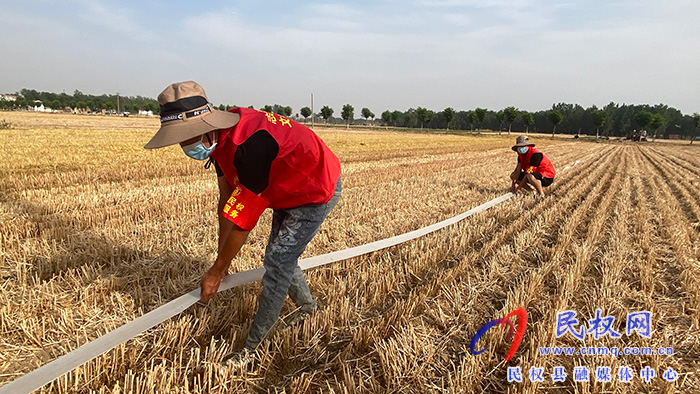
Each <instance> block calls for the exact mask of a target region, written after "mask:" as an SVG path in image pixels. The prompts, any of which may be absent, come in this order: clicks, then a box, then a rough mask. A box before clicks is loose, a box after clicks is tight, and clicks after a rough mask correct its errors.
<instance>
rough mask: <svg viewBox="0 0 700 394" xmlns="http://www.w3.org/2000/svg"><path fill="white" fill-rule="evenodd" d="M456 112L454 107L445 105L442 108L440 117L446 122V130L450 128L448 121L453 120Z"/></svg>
mask: <svg viewBox="0 0 700 394" xmlns="http://www.w3.org/2000/svg"><path fill="white" fill-rule="evenodd" d="M456 114H457V112H455V110H454V108H452V107H447V108H445V109H443V110H442V117H443V119H445V122H446V123H447V131H449V130H450V122H452V121H453V120H454V118H455V115H456Z"/></svg>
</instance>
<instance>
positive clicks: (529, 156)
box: [510, 135, 556, 198]
mask: <svg viewBox="0 0 700 394" xmlns="http://www.w3.org/2000/svg"><path fill="white" fill-rule="evenodd" d="M511 149H513V150H514V151H515V152H516V153H517V154H518V164H517V165H516V166H515V170H514V171H513V172H512V173H511V174H510V179H511V181H512V183H511V191H512V192H513V193H515V194H520V193H521V192H522V189H523V188H526V187H528V185H532V186H533V187H534V188H535V190H536V191H537V194H538V195H539V197H540V198H544V188H545V187H547V186H549V185H551V184H552V182H554V176H555V175H556V171H555V170H554V165H552V162H551V161H549V159H548V158H547V156H545V155H544V153H542V152H540V151H539V150H537V149H535V144H532V143H530V140H529V139H528V138H527V137H526V136H524V135H521V136H520V137H518V138H517V139H516V140H515V145H513V147H512V148H511Z"/></svg>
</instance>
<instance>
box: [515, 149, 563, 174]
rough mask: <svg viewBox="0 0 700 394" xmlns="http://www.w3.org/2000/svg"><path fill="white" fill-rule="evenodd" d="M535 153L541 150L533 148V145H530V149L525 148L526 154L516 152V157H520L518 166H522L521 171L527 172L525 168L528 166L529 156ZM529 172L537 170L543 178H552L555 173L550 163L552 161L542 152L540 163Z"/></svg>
mask: <svg viewBox="0 0 700 394" xmlns="http://www.w3.org/2000/svg"><path fill="white" fill-rule="evenodd" d="M535 153H542V152H540V151H539V150H537V149H535V147H533V146H531V147H530V149H528V150H527V153H526V154H524V155H523V154H521V153H518V158H519V159H520V168H522V170H523V171H525V172H528V171H527V169H528V167H530V158H531V157H532V155H533V154H535ZM530 172H539V173H540V174H542V176H543V177H544V178H554V176H555V175H556V174H557V172H556V171H555V170H554V165H552V162H551V161H549V159H548V158H547V156H546V155H545V154H544V153H542V161H541V162H540V165H539V166H538V167H535V168H534V169H533V170H532V171H530Z"/></svg>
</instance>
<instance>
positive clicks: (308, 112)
mask: <svg viewBox="0 0 700 394" xmlns="http://www.w3.org/2000/svg"><path fill="white" fill-rule="evenodd" d="M300 112H301V116H303V117H304V123H306V119H307V118H308V117H309V116H311V108H309V107H304V108H302V109H301V110H300Z"/></svg>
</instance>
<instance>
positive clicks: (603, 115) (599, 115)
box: [593, 109, 608, 140]
mask: <svg viewBox="0 0 700 394" xmlns="http://www.w3.org/2000/svg"><path fill="white" fill-rule="evenodd" d="M607 118H608V112H607V111H605V110H603V109H595V110H593V124H595V139H596V140H597V139H598V137H599V136H600V128H601V127H603V125H604V124H605V120H606V119H607Z"/></svg>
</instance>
